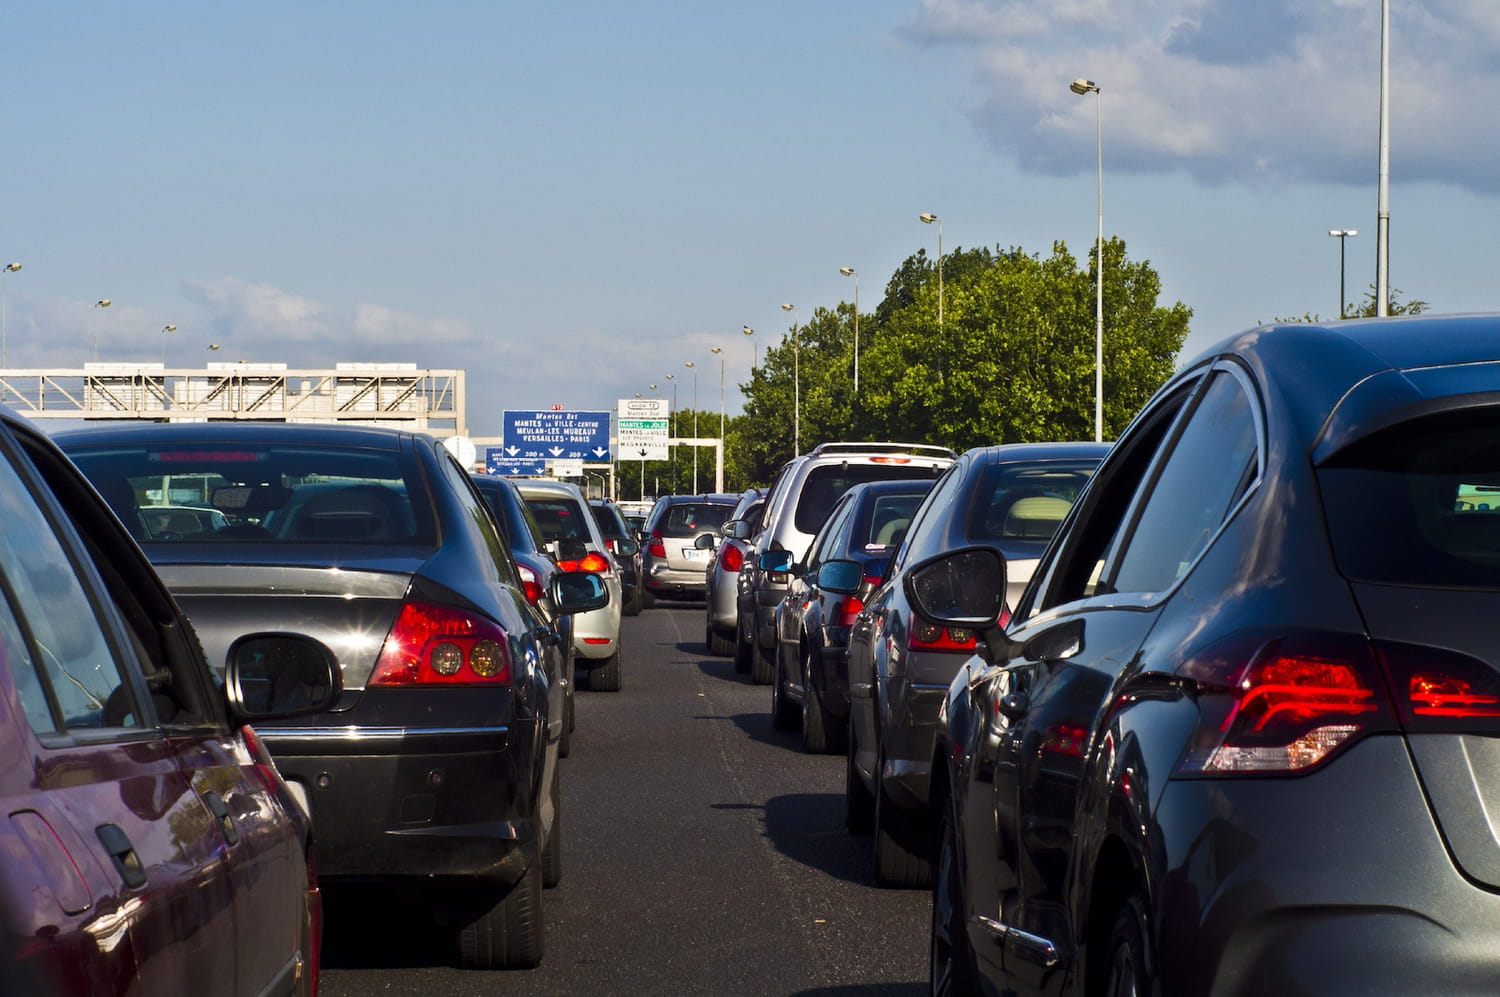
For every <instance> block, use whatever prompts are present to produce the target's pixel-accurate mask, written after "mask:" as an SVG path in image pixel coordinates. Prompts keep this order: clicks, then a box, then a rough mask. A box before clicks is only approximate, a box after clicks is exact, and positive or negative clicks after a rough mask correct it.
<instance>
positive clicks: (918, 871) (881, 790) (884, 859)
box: [875, 755, 932, 890]
mask: <svg viewBox="0 0 1500 997" xmlns="http://www.w3.org/2000/svg"><path fill="white" fill-rule="evenodd" d="M884 771H885V758H884V756H883V755H882V756H881V757H880V758H878V759H877V761H876V764H875V882H876V884H877V885H879V886H889V887H893V888H896V889H906V890H917V889H926V888H928V887H930V886H931V885H932V842H931V840H930V837H931V833H932V830H931V824H932V821H931V819H930V816H931V815H929V814H925V813H910V812H908V811H905V810H902V809H900V808H899V807H897V806H896V804H894V803H892V802H891V798H890V794H888V793H887V792H886V791H885V783H884V780H883V779H882V778H881V773H883V772H884Z"/></svg>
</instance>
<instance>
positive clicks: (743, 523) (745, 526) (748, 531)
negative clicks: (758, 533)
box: [729, 519, 755, 540]
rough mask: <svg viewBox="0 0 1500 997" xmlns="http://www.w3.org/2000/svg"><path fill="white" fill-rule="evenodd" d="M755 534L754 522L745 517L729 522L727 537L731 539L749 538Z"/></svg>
mask: <svg viewBox="0 0 1500 997" xmlns="http://www.w3.org/2000/svg"><path fill="white" fill-rule="evenodd" d="M753 536H755V524H753V523H751V522H750V521H749V520H747V519H736V520H733V521H731V522H730V524H729V537H730V539H732V540H749V539H750V538H751V537H753Z"/></svg>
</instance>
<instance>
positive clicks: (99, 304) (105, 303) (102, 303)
mask: <svg viewBox="0 0 1500 997" xmlns="http://www.w3.org/2000/svg"><path fill="white" fill-rule="evenodd" d="M112 304H114V302H113V301H110V300H109V299H108V298H100V299H99V300H98V301H96V302H94V312H95V313H97V312H98V310H99V309H100V308H108V307H109V306H110V305H112ZM89 324H90V325H91V326H92V327H93V330H94V363H98V362H99V318H98V315H97V314H95V315H94V318H93V320H92V321H91V322H90V323H89Z"/></svg>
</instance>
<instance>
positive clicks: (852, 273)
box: [839, 267, 859, 395]
mask: <svg viewBox="0 0 1500 997" xmlns="http://www.w3.org/2000/svg"><path fill="white" fill-rule="evenodd" d="M839 273H841V274H843V275H844V276H845V277H853V278H854V393H855V394H856V395H858V394H859V271H858V270H855V269H854V268H853V267H839Z"/></svg>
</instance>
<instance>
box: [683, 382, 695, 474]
mask: <svg viewBox="0 0 1500 997" xmlns="http://www.w3.org/2000/svg"><path fill="white" fill-rule="evenodd" d="M683 366H684V367H686V368H687V369H688V370H690V371H692V372H693V494H694V495H697V494H698V365H697V364H695V363H693V362H692V361H691V360H689V361H687V362H686V363H684V364H683Z"/></svg>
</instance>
